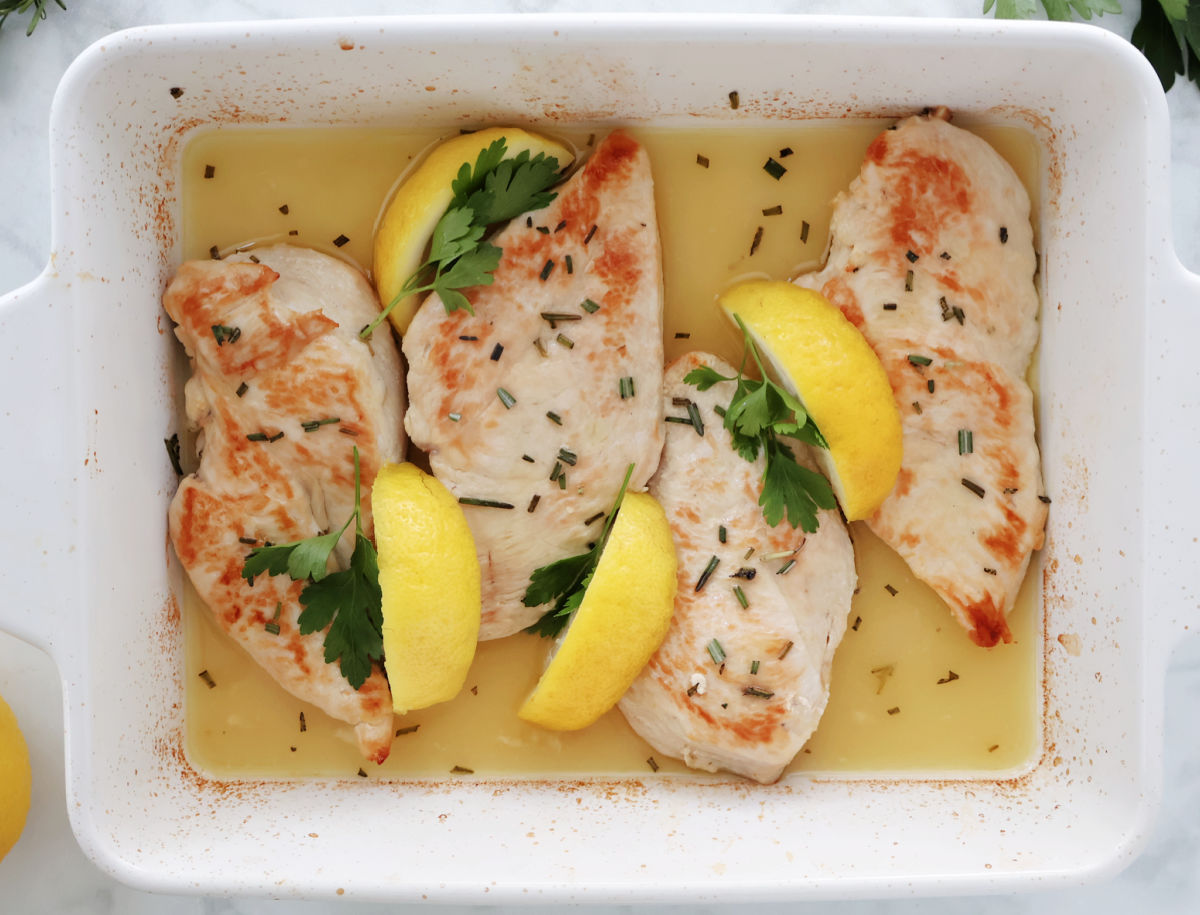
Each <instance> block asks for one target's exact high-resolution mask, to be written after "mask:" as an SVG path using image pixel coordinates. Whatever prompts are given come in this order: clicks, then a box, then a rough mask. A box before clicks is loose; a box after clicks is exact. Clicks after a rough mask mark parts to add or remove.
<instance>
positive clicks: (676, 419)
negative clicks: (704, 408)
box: [663, 416, 696, 429]
mask: <svg viewBox="0 0 1200 915" xmlns="http://www.w3.org/2000/svg"><path fill="white" fill-rule="evenodd" d="M663 422H668V423H679V424H680V425H681V426H692V418H691V417H690V416H664V417H663ZM692 428H693V429H694V428H696V427H695V426H692Z"/></svg>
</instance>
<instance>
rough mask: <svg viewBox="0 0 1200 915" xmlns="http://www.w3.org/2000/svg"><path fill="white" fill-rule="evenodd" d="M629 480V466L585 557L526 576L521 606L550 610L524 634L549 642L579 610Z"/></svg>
mask: <svg viewBox="0 0 1200 915" xmlns="http://www.w3.org/2000/svg"><path fill="white" fill-rule="evenodd" d="M632 476H633V464H630V465H629V466H628V467H627V468H625V479H624V480H623V481H622V482H621V488H620V489H619V490H618V491H617V497H616V499H615V500H614V501H613V506H612V508H611V509H610V510H609V513H608V519H607V520H606V521H605V522H604V529H603V530H602V531H601V532H600V536H599V537H597V538H596V542H595V544H593V545H592V546H591V547H589V549H588V551H587V552H586V553H580V554H579V555H577V556H568V557H566V558H565V559H559V560H557V561H556V562H552V563H550V564H549V565H545V566H542V567H541V568H538V569H535V570H534V571H533V574H532V575H530V576H529V585H528V586H527V587H526V589H525V597H524V599H523V601H522V602H523V603H524V604H525V606H526V607H540V606H542V605H543V604H552V606H551V607H550V609H549V610H547V611H546V612H545V613H543V614H542V616H541V618H540V619H538V621H537V622H536V623H534V624H533V625H532V626H530V627H528V628H527V629H526V630H525V631H526V632H532V633H534V634H536V635H541V636H543V637H545V638H553V637H554V636H556V635H558V634H559V632H561V631H562V629H563V627H564V626H566V625H567V621H568V620H569V619H570V617H571V614H573V613H574V612H575V611H576V610H578V609H579V605H580V604H581V603H582V602H583V595H584V593H585V592H586V591H587V586H588V584H589V583H590V582H591V580H592V572H593V571H595V568H596V563H597V562H599V560H600V554H601V553H603V552H604V547H605V544H607V543H608V536H609V534H610V533H611V531H612V526H613V524H614V522H615V521H616V518H617V513H618V512H619V511H620V509H621V502H622V500H623V499H624V498H625V490H626V489H627V488H628V487H629V480H630V478H632ZM560 479H561V478H560Z"/></svg>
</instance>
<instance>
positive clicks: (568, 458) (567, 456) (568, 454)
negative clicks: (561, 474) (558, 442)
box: [558, 448, 579, 467]
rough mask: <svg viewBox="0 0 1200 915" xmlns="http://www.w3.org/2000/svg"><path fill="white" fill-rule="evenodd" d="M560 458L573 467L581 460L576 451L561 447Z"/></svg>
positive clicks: (559, 450)
mask: <svg viewBox="0 0 1200 915" xmlns="http://www.w3.org/2000/svg"><path fill="white" fill-rule="evenodd" d="M558 459H559V460H560V461H562V462H563V463H564V464H570V465H571V466H572V467H574V466H575V462H576V461H578V460H579V456H578V455H576V454H575V452H574V451H569V450H568V449H566V448H559V449H558Z"/></svg>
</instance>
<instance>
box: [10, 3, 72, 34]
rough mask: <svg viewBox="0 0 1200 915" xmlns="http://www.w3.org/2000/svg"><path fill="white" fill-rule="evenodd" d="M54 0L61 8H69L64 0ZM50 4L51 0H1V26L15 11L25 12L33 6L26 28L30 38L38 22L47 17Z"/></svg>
mask: <svg viewBox="0 0 1200 915" xmlns="http://www.w3.org/2000/svg"><path fill="white" fill-rule="evenodd" d="M54 2H55V3H57V4H58V7H59V9H63V10H65V9H66V8H67V5H66V4H65V3H63V0H54ZM48 5H49V0H0V26H3V25H4V20H5V19H7V18H8V17H9V16H11V15H12V14H13V13H24V12H25V11H26V10H28V9H30V8H31V7H32V8H33V15H32V16H30V17H29V26H28V27H27V28H26V29H25V37H26V38H28V37H29V36H30V35H32V34H33V30H34V29H36V28H37V24H38V23H39V22H41V21H42V20H43V19H45V18H46V7H47V6H48Z"/></svg>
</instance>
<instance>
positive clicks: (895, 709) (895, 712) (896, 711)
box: [887, 705, 900, 715]
mask: <svg viewBox="0 0 1200 915" xmlns="http://www.w3.org/2000/svg"><path fill="white" fill-rule="evenodd" d="M887 713H888V714H889V715H899V714H900V706H898V705H897V706H894V707H893V708H890V709H888V710H887Z"/></svg>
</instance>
